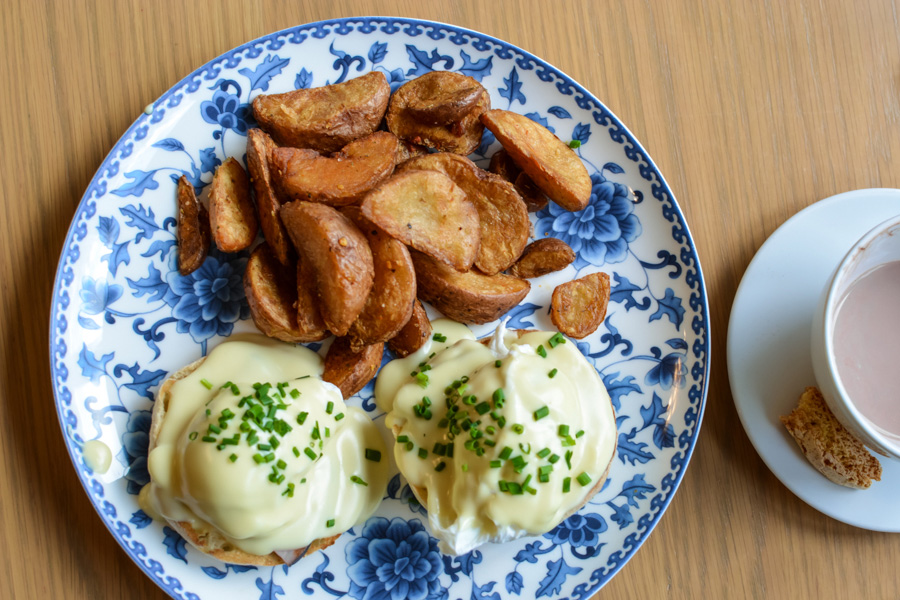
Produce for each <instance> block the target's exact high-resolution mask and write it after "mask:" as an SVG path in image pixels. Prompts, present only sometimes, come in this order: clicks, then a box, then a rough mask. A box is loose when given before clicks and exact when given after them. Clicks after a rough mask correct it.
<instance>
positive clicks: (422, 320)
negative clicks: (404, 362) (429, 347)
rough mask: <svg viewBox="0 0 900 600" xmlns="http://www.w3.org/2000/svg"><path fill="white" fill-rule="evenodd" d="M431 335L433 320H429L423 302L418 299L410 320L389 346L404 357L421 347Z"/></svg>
mask: <svg viewBox="0 0 900 600" xmlns="http://www.w3.org/2000/svg"><path fill="white" fill-rule="evenodd" d="M430 336H431V321H429V320H428V315H427V314H426V313H425V308H424V307H423V306H422V303H421V302H420V301H418V300H416V301H415V303H414V304H413V310H412V315H411V316H410V317H409V321H407V322H406V325H404V326H403V329H401V330H400V331H399V333H397V335H395V336H394V337H392V338H391V339H390V341H389V342H388V347H389V348H390V349H391V352H393V353H394V354H396V355H397V356H399V357H401V358H402V357H404V356H409V355H410V354H412V353H413V352H415V351H416V350H418V349H419V348H421V347H422V344H424V343H425V341H426V340H427V339H428V338H429V337H430Z"/></svg>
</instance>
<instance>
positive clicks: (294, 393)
mask: <svg viewBox="0 0 900 600" xmlns="http://www.w3.org/2000/svg"><path fill="white" fill-rule="evenodd" d="M299 397H300V391H299V390H291V398H293V399H294V400H296V399H297V398H299ZM291 489H293V488H291Z"/></svg>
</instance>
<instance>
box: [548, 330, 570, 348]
mask: <svg viewBox="0 0 900 600" xmlns="http://www.w3.org/2000/svg"><path fill="white" fill-rule="evenodd" d="M547 343H548V344H550V347H551V348H556V347H557V346H559V345H560V344H565V343H566V338H565V337H564V336H563V334H561V333H554V334H553V337H552V338H550V339H549V340H548V341H547Z"/></svg>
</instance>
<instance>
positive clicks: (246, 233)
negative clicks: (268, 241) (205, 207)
mask: <svg viewBox="0 0 900 600" xmlns="http://www.w3.org/2000/svg"><path fill="white" fill-rule="evenodd" d="M209 226H210V228H211V229H212V235H213V240H215V242H216V247H217V248H218V249H219V250H221V251H222V252H238V251H240V250H244V249H245V248H248V247H249V246H250V244H252V243H253V240H255V239H256V234H257V232H258V231H259V224H258V223H257V221H256V207H254V206H253V199H252V198H251V197H250V179H249V178H248V177H247V172H246V171H245V170H244V167H242V166H241V163H239V162H238V161H237V160H235V159H234V157H228V159H227V160H226V161H225V162H223V163H222V164H221V165H219V167H218V168H217V169H216V172H215V174H214V175H213V180H212V185H211V186H210V188H209Z"/></svg>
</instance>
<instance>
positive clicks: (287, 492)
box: [281, 483, 294, 498]
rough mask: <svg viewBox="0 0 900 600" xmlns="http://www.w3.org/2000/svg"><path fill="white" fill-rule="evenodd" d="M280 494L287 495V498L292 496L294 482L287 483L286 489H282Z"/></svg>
mask: <svg viewBox="0 0 900 600" xmlns="http://www.w3.org/2000/svg"><path fill="white" fill-rule="evenodd" d="M281 495H282V496H287V497H288V498H293V497H294V484H293V483H289V484H287V489H286V490H284V491H283V492H282V493H281Z"/></svg>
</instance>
